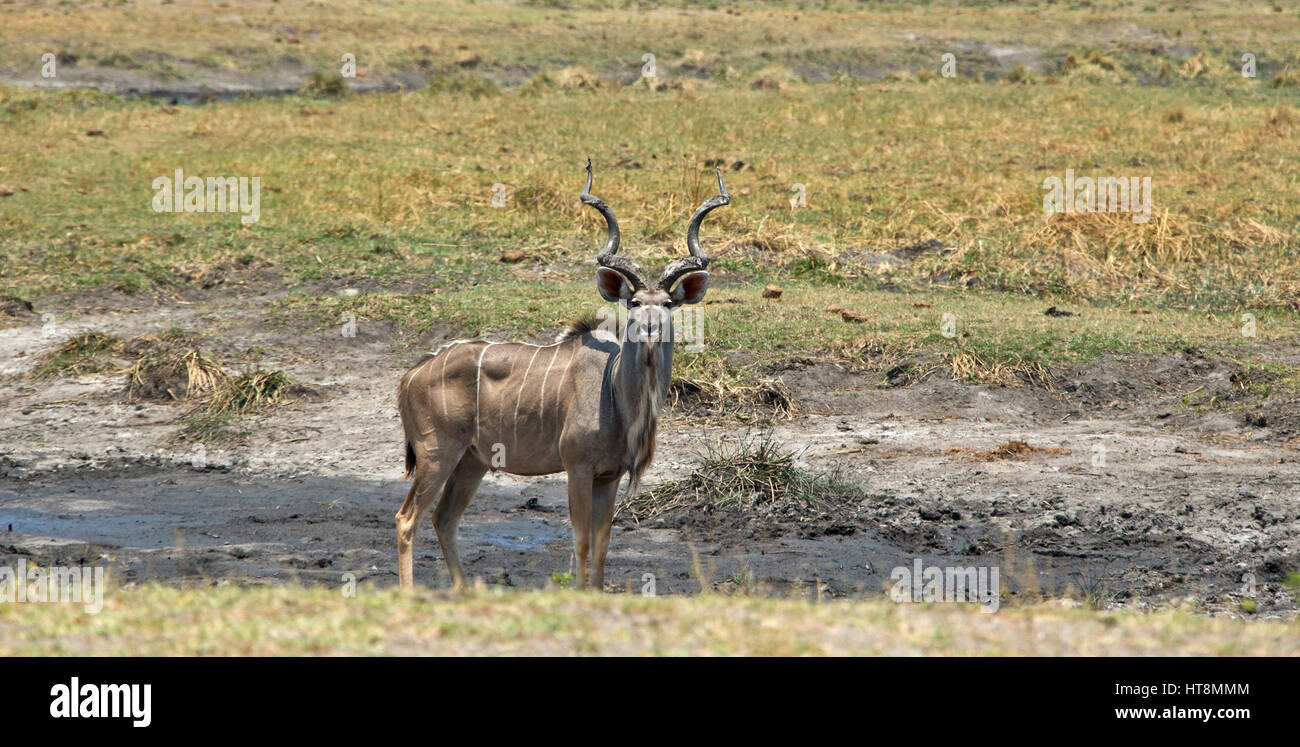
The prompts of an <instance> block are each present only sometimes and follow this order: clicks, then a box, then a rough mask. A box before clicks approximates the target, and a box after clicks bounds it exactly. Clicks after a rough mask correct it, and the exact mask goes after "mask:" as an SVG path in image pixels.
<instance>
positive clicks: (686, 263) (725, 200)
mask: <svg viewBox="0 0 1300 747" xmlns="http://www.w3.org/2000/svg"><path fill="white" fill-rule="evenodd" d="M717 174H718V194H717V195H716V196H714V197H710V198H709V199H707V200H705V201H704V204H702V205H700V206H699V207H698V208H696V209H695V215H692V216H691V225H690V227H689V228H687V229H686V248H687V249H689V250H690V252H691V256H689V257H683V258H681V259H679V260H676V261H674V262H673V263H672V264H670V265H668V266H667V267H665V268H664V272H663V274H662V275H661V276H660V277H659V287H660V288H663V289H664V290H670V289H671V288H672V287H673V283H676V282H677V278H679V277H681V276H682V275H685V274H686V273H688V272H695V271H696V270H703V269H704V268H706V267H708V266H709V255H707V254H705V253H704V250H703V249H701V248H700V224H701V223H703V222H704V216H706V215H708V214H709V213H710V212H712V211H713V209H714V208H720V207H722V206H723V205H730V204H731V195H729V194H727V187H726V186H725V185H724V184H723V183H722V169H721V168H718V169H717Z"/></svg>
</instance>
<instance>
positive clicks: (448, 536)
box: [433, 451, 487, 589]
mask: <svg viewBox="0 0 1300 747" xmlns="http://www.w3.org/2000/svg"><path fill="white" fill-rule="evenodd" d="M486 472H487V465H485V464H484V463H483V462H482V461H481V460H480V459H479V458H478V457H476V456H475V455H474V454H473V453H472V452H469V451H467V452H465V454H464V456H462V457H461V458H460V462H459V463H458V464H457V465H456V470H455V471H454V472H452V473H451V477H450V478H448V480H447V486H446V487H445V488H443V490H442V498H441V499H439V500H438V507H437V508H436V509H434V512H433V530H434V531H435V532H437V533H438V544H439V545H440V546H441V547H442V559H443V560H444V561H446V563H447V572H448V573H450V574H451V585H452V586H453V587H455V588H457V589H463V588H465V569H464V568H462V567H461V564H460V549H459V547H458V546H457V544H456V529H457V527H459V526H460V517H462V516H464V515H465V509H466V508H468V507H469V502H470V501H471V500H473V499H474V492H475V491H476V490H478V486H479V483H481V482H482V481H483V475H484V474H485V473H486Z"/></svg>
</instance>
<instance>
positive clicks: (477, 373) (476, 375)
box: [474, 342, 499, 446]
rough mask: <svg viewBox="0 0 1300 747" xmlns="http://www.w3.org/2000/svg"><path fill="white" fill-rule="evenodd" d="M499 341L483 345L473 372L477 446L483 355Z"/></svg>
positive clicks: (476, 441) (475, 443)
mask: <svg viewBox="0 0 1300 747" xmlns="http://www.w3.org/2000/svg"><path fill="white" fill-rule="evenodd" d="M497 344H499V343H495V342H489V343H488V344H486V345H484V346H483V349H482V350H480V351H479V353H478V368H477V369H476V370H475V372H474V445H475V446H478V399H479V397H478V395H479V391H480V389H481V387H482V381H483V356H484V355H485V354H486V353H487V351H488V348H490V347H492V346H493V345H497Z"/></svg>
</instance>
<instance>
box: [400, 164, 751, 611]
mask: <svg viewBox="0 0 1300 747" xmlns="http://www.w3.org/2000/svg"><path fill="white" fill-rule="evenodd" d="M591 181H592V175H591V159H588V160H587V185H586V187H585V188H584V189H583V191H582V194H581V196H580V199H581V200H582V202H583V204H585V205H590V206H591V207H594V208H595V209H596V210H598V211H599V212H600V214H601V215H602V216H603V217H604V219H605V224H606V227H607V229H608V235H607V238H606V241H605V246H604V248H603V249H601V251H600V252H599V253H598V254H597V255H596V261H597V263H598V264H599V268H598V269H597V270H596V289H597V290H598V291H599V292H600V295H601V297H602V298H604V299H605V300H606V301H610V302H616V303H618V304H620V305H621V306H622V307H624V309H625V310H626V317H627V322H626V324H625V325H623V327H622V329H621V330H619V331H618V332H614V331H611V330H609V329H606V328H604V325H596V324H595V323H593V322H591V321H580V322H575V323H574V324H573V325H572V326H571V327H570V328H569V329H568V331H566V332H564V333H563V334H561V335H560V337H559V338H558V339H557V340H556V341H555V343H553V344H551V345H530V344H527V343H518V342H489V341H486V340H458V341H456V342H453V343H450V344H448V345H445V346H443V347H442V348H441V349H440V350H438V351H437V352H436V353H434V354H432V355H430V356H427V357H426V358H424V359H423V360H422V361H420V362H419V363H417V364H416V366H415V367H414V368H412V369H411V370H410V371H407V372H406V374H405V375H404V376H403V377H402V380H401V383H400V384H399V385H398V390H397V407H398V410H399V411H400V412H401V416H402V428H403V430H404V431H405V433H406V473H407V475H408V476H411V477H412V481H411V489H410V491H409V492H407V494H406V500H405V502H403V503H402V507H401V508H400V509H399V510H398V511H397V557H398V574H399V576H400V579H401V585H402V586H403V587H411V586H413V585H414V578H413V559H412V548H413V545H414V542H415V535H416V528H417V527H418V526H419V524H420V522H421V521H422V520H423V517H424V515H425V514H427V513H428V511H429V509H430V508H431V507H433V506H434V502H435V500H434V499H435V498H436V499H437V507H436V508H434V512H433V527H434V531H436V532H437V535H438V543H439V544H440V545H441V546H442V555H443V559H444V560H445V561H446V563H447V569H448V571H449V572H450V574H451V578H452V583H453V584H454V585H455V586H456V587H457V588H463V587H464V585H465V572H464V570H463V569H462V568H461V564H460V556H459V553H458V551H457V546H456V528H457V527H458V526H459V524H460V518H461V516H462V515H463V514H464V513H465V509H466V507H467V506H469V503H470V500H471V499H472V498H473V497H474V492H475V490H476V489H477V488H478V485H479V482H480V481H481V480H482V479H483V475H484V474H485V473H486V472H487V471H488V470H489V469H501V470H504V471H506V472H510V473H512V474H516V475H546V474H552V473H555V472H561V471H562V472H565V473H567V475H568V487H569V518H570V520H571V522H572V524H573V539H574V546H575V549H576V553H577V558H578V585H579V586H580V587H587V586H591V587H593V588H596V589H603V588H604V583H605V556H606V553H607V552H608V550H609V531H610V523H611V522H612V521H613V518H614V502H615V497H616V493H617V491H618V485H619V482H620V480H622V478H623V476H624V475H630V478H629V480H628V491H629V492H630V493H634V492H635V491H636V486H637V484H638V483H639V481H640V478H641V475H642V474H643V473H644V472H645V470H646V468H647V467H649V466H650V461H651V459H652V458H653V457H654V445H655V427H656V423H657V421H658V417H659V412H660V409H661V407H662V405H663V402H664V399H665V398H666V396H667V394H668V385H669V383H670V382H671V380H672V365H673V328H672V317H671V311H672V309H674V308H676V307H678V306H681V305H685V304H693V303H698V302H699V301H700V300H701V299H703V298H704V294H705V291H706V290H707V289H708V282H709V274H708V273H707V272H706V271H705V268H706V267H708V264H709V257H708V255H707V254H705V253H704V251H703V250H702V249H701V248H700V241H699V230H700V223H701V222H703V220H704V217H705V216H706V215H708V213H709V212H710V211H712V210H713V209H714V208H717V207H721V206H723V205H726V204H729V203H730V202H731V198H730V195H728V194H727V190H726V187H725V186H724V185H723V183H722V174H721V171H719V172H718V192H719V194H718V195H717V196H715V197H712V198H710V199H709V200H706V201H705V202H704V204H702V205H700V207H699V208H698V209H697V210H696V211H695V214H694V215H693V216H692V217H691V222H690V226H689V227H688V228H687V231H686V245H687V248H688V249H689V250H690V255H689V256H687V257H683V258H681V259H678V260H676V261H674V262H672V263H671V264H669V265H668V266H667V267H666V268H664V271H663V273H662V274H661V275H660V276H659V279H658V280H656V281H653V282H652V281H651V280H650V276H649V275H647V274H646V272H645V271H644V270H642V269H641V268H640V267H639V266H637V264H636V263H635V262H633V261H631V260H630V259H628V258H626V257H621V256H618V254H617V252H618V248H619V240H620V235H619V230H618V221H617V220H616V219H615V217H614V211H613V210H611V209H610V208H609V206H608V205H606V204H605V202H604V201H603V200H601V199H600V198H598V197H595V196H593V195H592V194H591ZM615 329H618V327H617V325H615Z"/></svg>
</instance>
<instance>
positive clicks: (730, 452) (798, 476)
mask: <svg viewBox="0 0 1300 747" xmlns="http://www.w3.org/2000/svg"><path fill="white" fill-rule="evenodd" d="M798 456H799V453H798V452H795V451H793V450H790V449H787V448H785V447H783V446H782V445H781V444H780V443H778V442H777V441H776V440H774V439H773V438H772V434H771V433H766V434H763V435H762V436H759V437H756V438H748V439H745V440H744V441H740V442H738V443H735V444H732V445H725V444H724V445H721V446H709V447H708V450H707V452H706V453H705V455H704V456H703V458H701V459H700V464H699V466H698V467H696V468H695V470H694V471H693V472H692V473H691V475H690V477H687V478H685V479H682V480H674V481H672V482H667V483H664V484H662V485H658V486H656V487H655V488H654V489H652V490H648V491H645V492H643V493H640V494H639V495H636V496H634V497H633V498H632V499H631V500H629V501H627V502H626V503H625V504H624V505H623V508H625V509H626V510H627V511H628V513H629V514H630V515H631V516H632V517H633V518H634V519H635V520H637V521H641V520H643V519H650V518H654V517H656V516H659V515H661V514H664V513H667V512H670V511H688V512H690V511H717V510H727V509H744V508H752V507H755V506H760V505H771V504H775V503H778V502H785V501H793V502H795V503H797V504H798V505H800V506H801V507H804V508H813V509H818V510H820V509H822V508H824V507H825V506H827V505H829V504H831V503H833V502H836V501H842V500H844V499H857V500H860V499H861V498H863V497H865V496H866V492H865V491H864V490H863V489H862V487H861V486H859V485H857V484H856V483H852V482H849V481H847V480H844V479H842V478H841V477H840V476H839V475H838V474H836V473H813V472H808V471H806V470H803V469H800V468H799V467H798V466H796V465H795V459H796V458H798Z"/></svg>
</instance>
